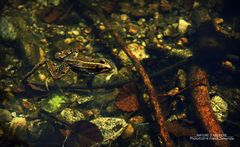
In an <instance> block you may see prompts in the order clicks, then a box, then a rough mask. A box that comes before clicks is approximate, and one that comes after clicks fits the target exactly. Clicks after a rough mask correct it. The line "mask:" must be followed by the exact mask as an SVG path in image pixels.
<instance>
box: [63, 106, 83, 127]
mask: <svg viewBox="0 0 240 147" xmlns="http://www.w3.org/2000/svg"><path fill="white" fill-rule="evenodd" d="M59 119H60V120H62V121H64V122H67V123H69V124H73V123H75V122H77V121H80V120H84V119H85V116H84V115H83V113H81V112H80V111H79V110H76V109H71V108H65V109H63V110H62V111H61V113H60V114H59Z"/></svg>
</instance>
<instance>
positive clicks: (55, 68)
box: [46, 49, 116, 79]
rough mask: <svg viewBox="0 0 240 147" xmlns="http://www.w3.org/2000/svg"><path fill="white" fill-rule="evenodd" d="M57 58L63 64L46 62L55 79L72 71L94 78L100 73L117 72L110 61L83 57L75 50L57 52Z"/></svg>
mask: <svg viewBox="0 0 240 147" xmlns="http://www.w3.org/2000/svg"><path fill="white" fill-rule="evenodd" d="M55 58H56V59H57V60H58V61H60V62H61V64H59V65H58V64H57V63H55V62H53V61H51V60H48V61H46V63H47V67H48V69H49V72H50V74H51V76H52V77H53V78H54V79H60V78H62V77H63V76H64V75H66V74H67V72H68V71H69V70H70V69H71V70H72V71H74V72H76V73H81V74H83V75H87V76H88V77H89V76H90V77H94V76H95V75H96V74H100V73H113V72H114V71H115V70H116V67H115V65H114V64H113V63H112V62H111V61H110V60H108V59H105V58H93V57H89V56H83V55H80V54H79V52H78V51H77V50H75V49H68V50H62V51H60V52H57V53H56V54H55Z"/></svg>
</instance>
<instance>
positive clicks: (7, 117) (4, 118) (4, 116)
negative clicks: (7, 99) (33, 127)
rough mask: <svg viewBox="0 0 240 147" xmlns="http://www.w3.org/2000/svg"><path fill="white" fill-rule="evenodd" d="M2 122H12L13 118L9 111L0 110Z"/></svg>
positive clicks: (0, 120)
mask: <svg viewBox="0 0 240 147" xmlns="http://www.w3.org/2000/svg"><path fill="white" fill-rule="evenodd" d="M0 118H1V119H0V122H10V121H11V120H12V119H13V118H12V115H11V112H9V111H8V110H7V109H0Z"/></svg>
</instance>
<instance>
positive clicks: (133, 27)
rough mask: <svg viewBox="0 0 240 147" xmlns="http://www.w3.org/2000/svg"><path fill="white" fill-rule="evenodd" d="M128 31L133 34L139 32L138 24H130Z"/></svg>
mask: <svg viewBox="0 0 240 147" xmlns="http://www.w3.org/2000/svg"><path fill="white" fill-rule="evenodd" d="M128 32H129V33H131V34H137V33H138V27H137V26H136V25H129V26H128Z"/></svg>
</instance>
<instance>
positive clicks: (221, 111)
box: [211, 96, 228, 122]
mask: <svg viewBox="0 0 240 147" xmlns="http://www.w3.org/2000/svg"><path fill="white" fill-rule="evenodd" d="M211 106H212V109H213V112H214V114H215V116H216V118H217V120H218V121H220V122H223V121H224V120H225V119H226V118H227V116H228V104H227V103H226V102H225V101H224V99H223V98H221V97H220V96H214V97H213V98H212V99H211Z"/></svg>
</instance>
